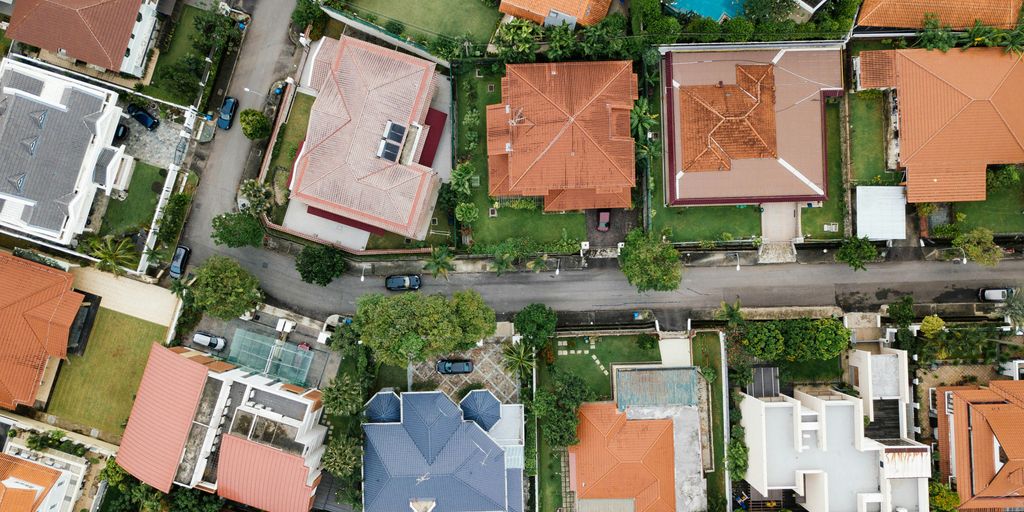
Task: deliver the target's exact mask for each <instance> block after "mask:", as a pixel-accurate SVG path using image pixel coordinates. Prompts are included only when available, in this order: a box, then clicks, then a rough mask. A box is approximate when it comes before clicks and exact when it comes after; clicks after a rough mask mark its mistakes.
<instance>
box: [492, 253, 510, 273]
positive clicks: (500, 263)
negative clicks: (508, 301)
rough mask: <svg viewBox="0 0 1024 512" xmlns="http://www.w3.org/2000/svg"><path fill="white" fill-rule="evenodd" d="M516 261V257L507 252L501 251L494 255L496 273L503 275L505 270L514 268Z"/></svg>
mask: <svg viewBox="0 0 1024 512" xmlns="http://www.w3.org/2000/svg"><path fill="white" fill-rule="evenodd" d="M514 263H515V258H514V257H513V256H512V255H511V254H510V253H507V252H499V253H497V254H495V255H494V273H495V274H496V275H499V276H500V275H502V274H504V273H505V272H508V271H510V270H512V265H513V264H514Z"/></svg>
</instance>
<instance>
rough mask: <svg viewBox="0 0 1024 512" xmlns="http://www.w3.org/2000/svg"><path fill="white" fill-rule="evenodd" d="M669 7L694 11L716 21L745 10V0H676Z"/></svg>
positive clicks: (680, 10)
mask: <svg viewBox="0 0 1024 512" xmlns="http://www.w3.org/2000/svg"><path fill="white" fill-rule="evenodd" d="M669 8H671V9H672V10H674V11H676V12H681V13H682V12H687V11H693V12H695V13H697V14H700V15H701V16H706V17H708V18H711V19H713V20H715V21H722V19H723V18H731V17H733V16H736V15H737V14H740V13H741V12H743V0H674V1H673V2H671V3H670V4H669Z"/></svg>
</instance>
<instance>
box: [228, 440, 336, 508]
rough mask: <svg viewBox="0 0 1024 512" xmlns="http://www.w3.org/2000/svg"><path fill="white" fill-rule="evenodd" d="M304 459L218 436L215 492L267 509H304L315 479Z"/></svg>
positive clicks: (230, 498) (309, 500)
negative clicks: (311, 481)
mask: <svg viewBox="0 0 1024 512" xmlns="http://www.w3.org/2000/svg"><path fill="white" fill-rule="evenodd" d="M309 476H310V469H309V468H308V467H306V465H305V463H304V462H303V458H302V457H300V456H298V455H293V454H290V453H285V452H283V451H281V450H279V449H277V448H274V447H271V446H266V445H262V444H259V443H256V442H253V441H249V440H247V439H243V438H241V437H239V436H236V435H233V434H224V435H223V436H222V437H221V455H220V461H219V462H218V466H217V493H218V494H220V495H221V496H223V497H225V498H227V499H229V500H232V501H237V502H239V503H244V504H246V505H249V506H251V507H256V508H258V509H261V510H266V511H268V512H307V511H308V510H309V509H310V507H312V505H313V492H314V491H315V490H316V485H315V483H316V482H313V483H312V484H311V483H310V482H309Z"/></svg>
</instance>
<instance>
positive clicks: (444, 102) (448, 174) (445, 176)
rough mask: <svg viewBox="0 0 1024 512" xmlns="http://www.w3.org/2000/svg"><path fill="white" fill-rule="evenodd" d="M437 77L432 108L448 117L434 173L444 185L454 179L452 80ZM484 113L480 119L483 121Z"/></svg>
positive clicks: (431, 101)
mask: <svg viewBox="0 0 1024 512" xmlns="http://www.w3.org/2000/svg"><path fill="white" fill-rule="evenodd" d="M434 76H435V77H437V88H436V89H434V97H433V98H431V100H430V108H432V109H434V110H440V111H441V112H445V113H447V114H449V115H448V119H447V120H445V122H444V131H443V132H441V141H440V142H439V143H438V145H437V153H436V154H435V155H434V171H436V172H437V175H438V176H439V177H440V178H441V182H442V183H448V182H449V181H451V178H452V161H453V159H452V116H451V111H452V79H451V78H450V77H447V76H445V75H442V74H440V73H435V75H434ZM483 114H484V113H483V112H481V113H480V116H481V117H480V118H481V119H483Z"/></svg>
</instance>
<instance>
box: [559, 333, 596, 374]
mask: <svg viewBox="0 0 1024 512" xmlns="http://www.w3.org/2000/svg"><path fill="white" fill-rule="evenodd" d="M589 340H590V345H589V347H590V348H584V349H579V350H570V349H569V341H568V340H558V355H560V356H576V355H585V356H586V355H589V356H590V359H591V360H593V361H594V364H596V365H597V367H598V368H600V369H601V373H604V374H605V376H607V375H608V368H606V367H605V365H604V363H602V362H601V360H600V359H598V358H597V354H591V353H590V351H591V350H594V349H595V348H597V345H596V344H595V341H596V340H597V336H591V337H589Z"/></svg>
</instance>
